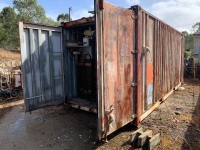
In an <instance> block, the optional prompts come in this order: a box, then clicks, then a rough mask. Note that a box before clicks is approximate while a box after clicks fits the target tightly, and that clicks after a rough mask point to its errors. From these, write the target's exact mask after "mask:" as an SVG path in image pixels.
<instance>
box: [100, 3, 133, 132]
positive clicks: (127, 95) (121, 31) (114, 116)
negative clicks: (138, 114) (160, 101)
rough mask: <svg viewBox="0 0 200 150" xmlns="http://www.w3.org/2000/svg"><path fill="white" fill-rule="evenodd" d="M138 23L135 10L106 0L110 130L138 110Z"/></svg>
mask: <svg viewBox="0 0 200 150" xmlns="http://www.w3.org/2000/svg"><path fill="white" fill-rule="evenodd" d="M134 23H135V22H134V19H133V12H132V11H131V10H128V9H125V8H121V7H117V6H114V5H112V4H109V3H106V2H105V3H104V10H103V27H104V29H103V36H104V37H103V49H102V50H103V78H104V97H103V99H104V100H105V104H104V105H105V128H106V133H107V134H110V133H112V132H113V131H115V130H116V129H119V128H120V127H122V126H124V125H126V124H127V123H129V122H130V121H131V120H132V118H131V116H132V115H134V114H135V113H134V105H135V104H134V102H133V96H134V95H135V93H133V89H132V87H131V84H132V82H133V73H135V70H134V67H133V55H132V50H133V38H134V33H135V31H134ZM111 120H112V121H111Z"/></svg>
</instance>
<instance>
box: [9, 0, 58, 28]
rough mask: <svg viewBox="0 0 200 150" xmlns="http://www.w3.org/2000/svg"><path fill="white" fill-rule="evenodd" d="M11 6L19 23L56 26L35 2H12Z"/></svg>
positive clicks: (35, 0) (25, 0)
mask: <svg viewBox="0 0 200 150" xmlns="http://www.w3.org/2000/svg"><path fill="white" fill-rule="evenodd" d="M13 5H14V8H15V10H16V11H17V14H18V19H19V20H20V21H27V22H35V23H42V24H48V25H57V23H56V22H55V21H54V20H53V19H51V18H48V17H46V14H45V10H44V8H43V7H42V6H40V5H38V3H37V0H14V1H13Z"/></svg>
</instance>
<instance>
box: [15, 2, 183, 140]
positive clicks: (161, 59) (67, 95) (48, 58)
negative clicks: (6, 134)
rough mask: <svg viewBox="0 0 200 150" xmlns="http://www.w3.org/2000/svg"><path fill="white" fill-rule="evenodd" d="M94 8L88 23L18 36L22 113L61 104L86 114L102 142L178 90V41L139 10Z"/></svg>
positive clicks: (27, 30)
mask: <svg viewBox="0 0 200 150" xmlns="http://www.w3.org/2000/svg"><path fill="white" fill-rule="evenodd" d="M94 5H95V7H94V8H95V13H94V17H89V18H82V19H79V20H75V21H71V22H66V23H62V24H61V26H60V27H51V26H45V25H39V24H33V23H27V22H20V23H19V31H20V41H21V53H22V72H23V81H24V99H25V106H26V111H32V110H35V109H38V108H41V107H45V106H49V105H53V104H58V103H62V102H65V103H67V104H68V105H69V106H71V107H75V108H78V109H83V110H86V111H91V112H94V113H96V114H97V118H98V122H97V137H98V139H103V138H105V137H106V136H107V135H109V134H111V133H113V132H114V131H116V130H117V129H119V128H121V127H123V126H124V125H126V124H128V123H130V122H135V123H136V125H137V124H139V123H140V122H141V121H142V120H143V119H144V118H145V117H146V116H147V115H149V114H150V113H151V112H152V111H153V110H154V109H155V108H156V107H157V106H158V105H159V104H160V101H162V100H165V99H166V98H167V97H168V96H169V95H170V94H171V93H172V92H173V90H174V89H175V88H176V87H177V86H180V85H181V83H182V82H183V57H184V36H183V35H182V34H181V33H180V32H178V31H177V30H175V29H174V28H172V27H171V26H169V25H167V24H166V23H164V22H162V21H161V20H159V19H157V18H156V17H154V16H153V15H151V14H149V13H148V12H146V11H145V10H144V9H142V8H141V7H140V6H132V7H131V8H129V9H125V8H121V7H117V6H115V5H112V4H110V3H107V2H104V1H103V0H95V2H94Z"/></svg>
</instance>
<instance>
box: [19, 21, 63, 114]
mask: <svg viewBox="0 0 200 150" xmlns="http://www.w3.org/2000/svg"><path fill="white" fill-rule="evenodd" d="M19 31H20V32H19V33H20V45H21V58H22V75H23V84H24V86H23V89H24V99H25V106H26V111H31V110H34V109H37V108H40V107H45V106H47V105H51V104H55V103H60V102H62V101H63V100H64V85H63V79H64V78H63V69H62V68H63V66H62V63H63V62H62V57H63V55H62V44H61V43H62V34H61V29H60V28H56V27H50V26H44V25H37V24H32V23H24V22H20V23H19Z"/></svg>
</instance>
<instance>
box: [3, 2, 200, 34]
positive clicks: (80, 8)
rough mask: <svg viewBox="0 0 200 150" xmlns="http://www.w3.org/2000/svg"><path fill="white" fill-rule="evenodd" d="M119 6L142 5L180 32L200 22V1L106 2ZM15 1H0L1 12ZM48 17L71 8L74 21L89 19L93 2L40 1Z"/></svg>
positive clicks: (53, 16) (54, 17)
mask: <svg viewBox="0 0 200 150" xmlns="http://www.w3.org/2000/svg"><path fill="white" fill-rule="evenodd" d="M106 1H108V2H110V3H113V4H115V5H117V6H121V7H125V8H128V7H130V6H132V5H140V6H141V7H143V8H144V9H146V10H147V11H148V12H150V13H151V14H153V15H155V16H157V17H158V18H160V19H161V20H163V21H165V22H166V23H168V24H170V25H171V26H173V27H174V28H176V29H178V30H179V31H185V30H186V31H191V29H192V25H193V24H195V23H196V22H200V0H106ZM12 2H13V0H0V11H1V10H2V8H3V7H5V6H11V7H12ZM38 3H39V4H40V5H41V6H42V7H43V8H44V9H45V11H46V14H47V16H48V17H51V18H53V19H54V20H56V18H57V16H58V14H60V13H68V8H69V7H70V6H71V7H72V11H71V16H72V19H79V18H81V17H87V16H89V15H90V14H88V13H87V12H88V11H89V10H93V0H38Z"/></svg>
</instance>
